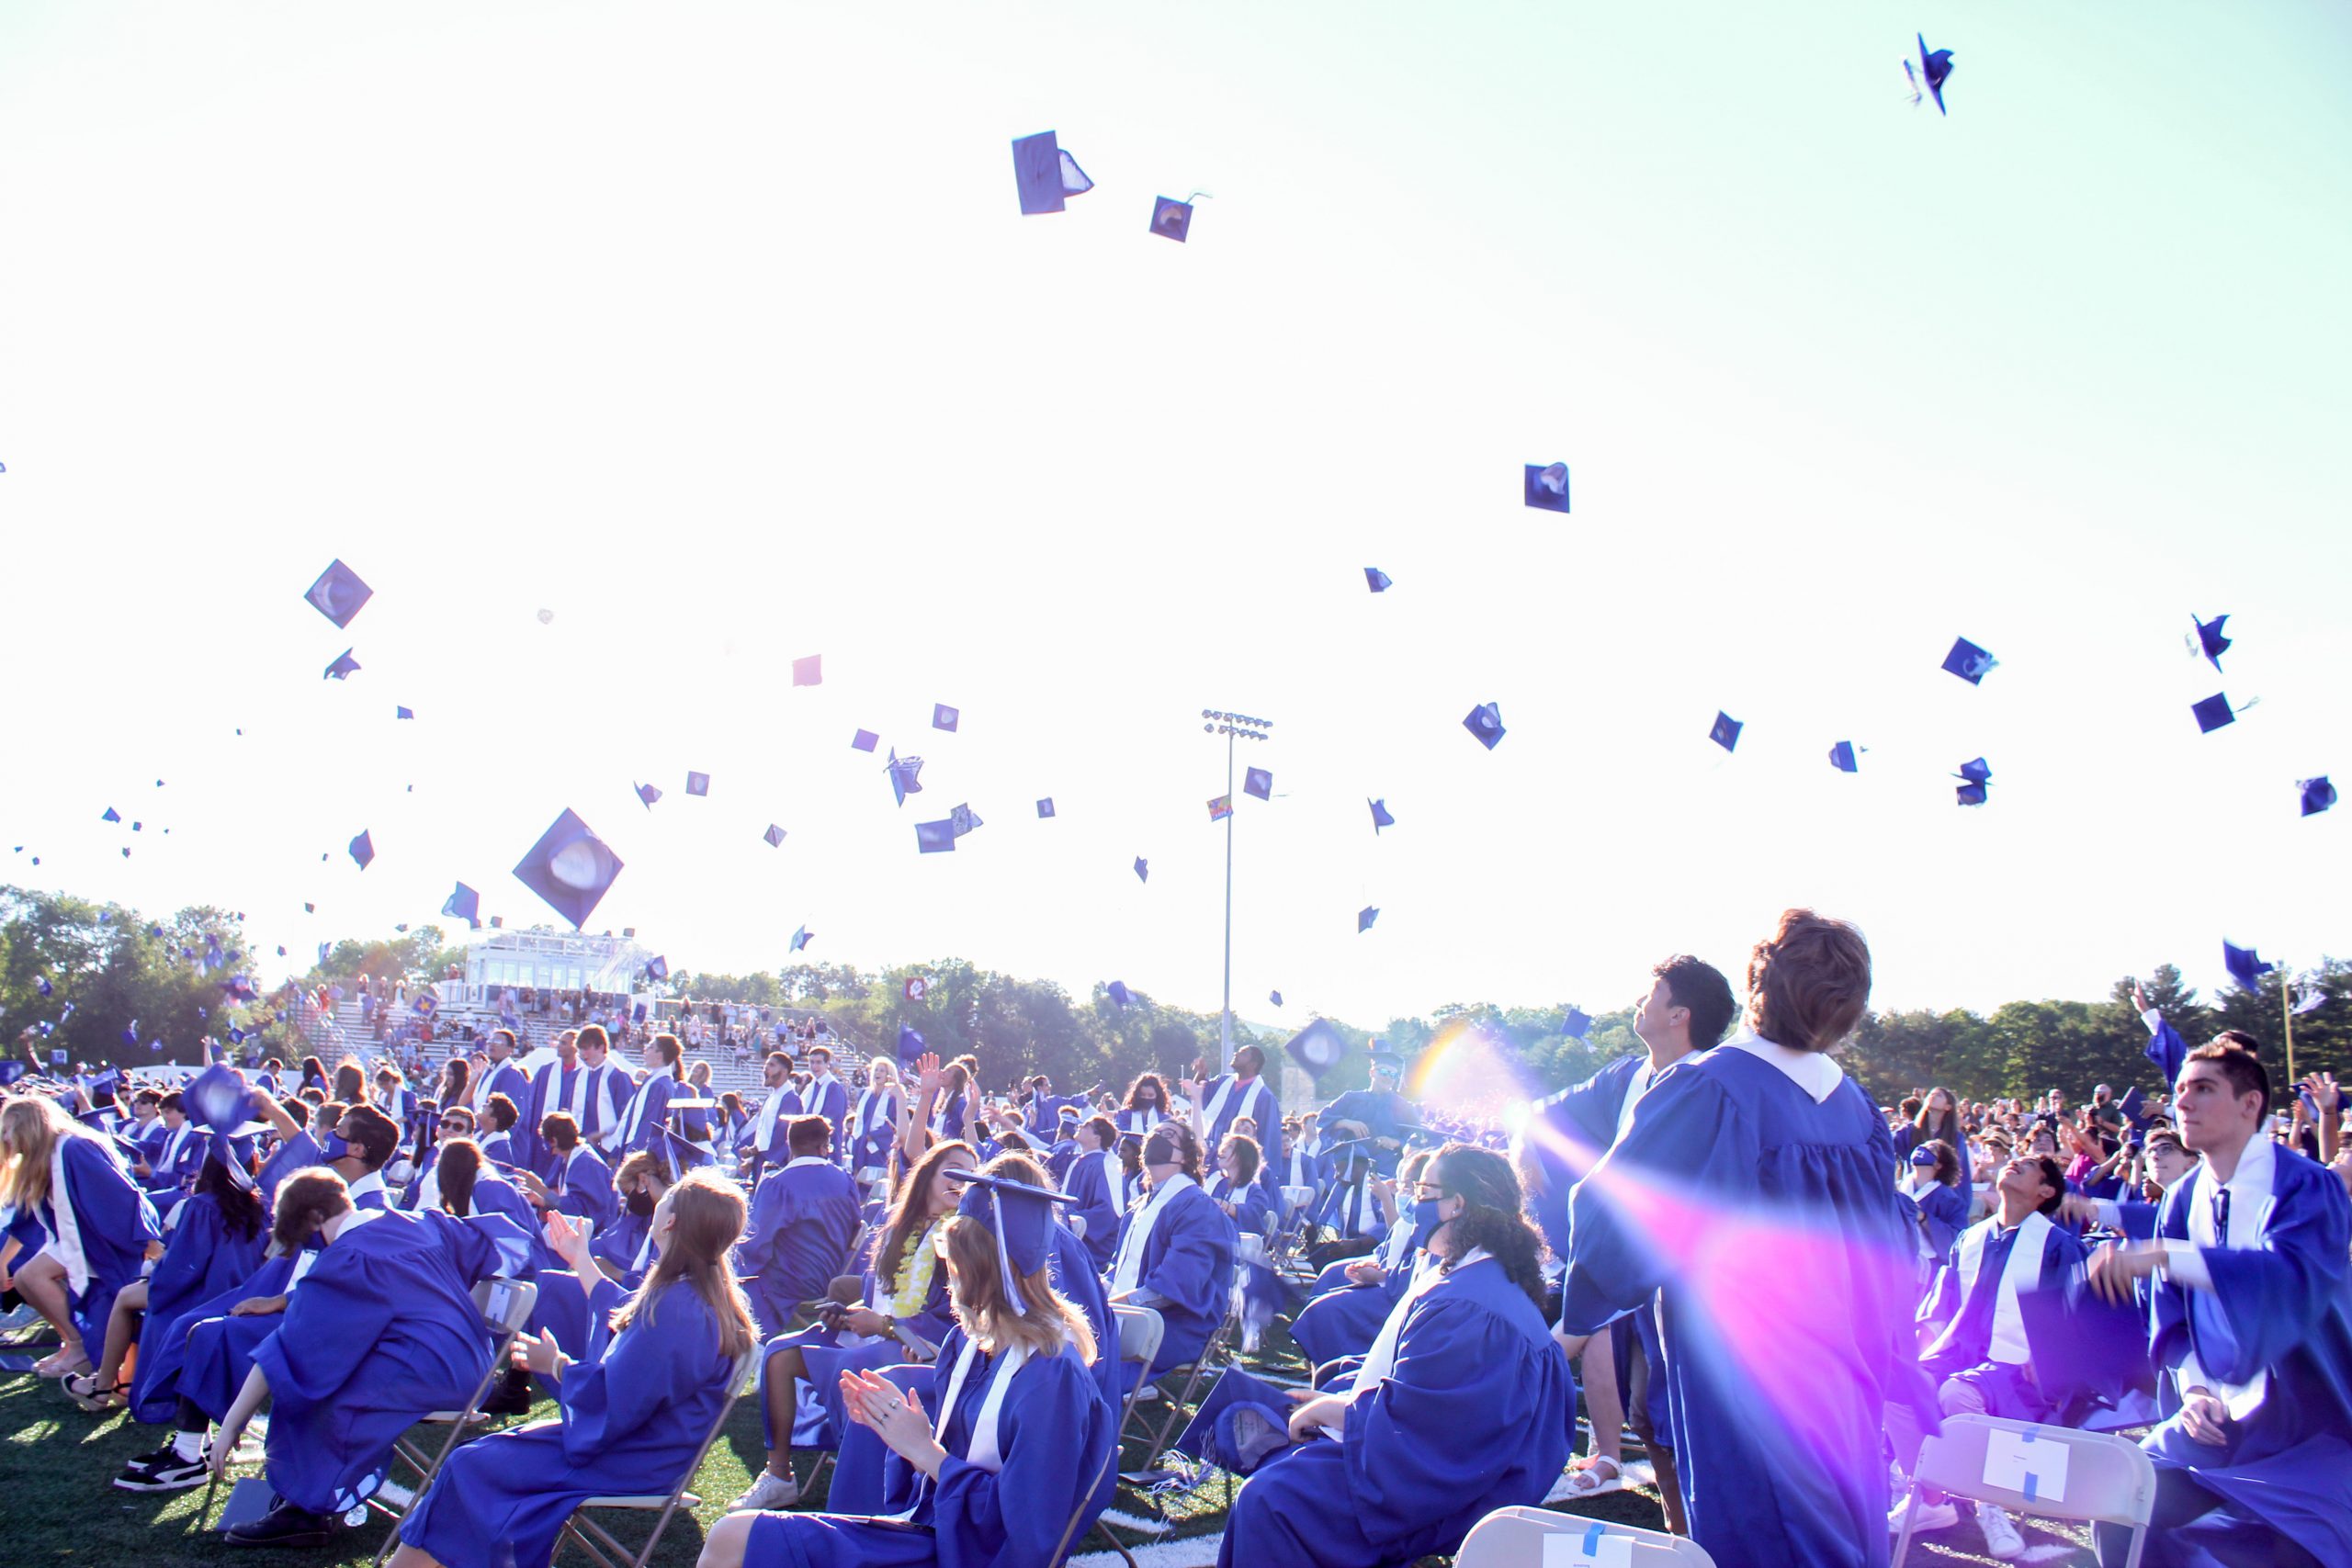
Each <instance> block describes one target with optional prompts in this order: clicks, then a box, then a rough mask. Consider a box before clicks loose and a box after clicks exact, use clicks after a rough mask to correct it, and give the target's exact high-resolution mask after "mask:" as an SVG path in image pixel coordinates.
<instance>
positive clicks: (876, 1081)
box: [843, 1056, 906, 1181]
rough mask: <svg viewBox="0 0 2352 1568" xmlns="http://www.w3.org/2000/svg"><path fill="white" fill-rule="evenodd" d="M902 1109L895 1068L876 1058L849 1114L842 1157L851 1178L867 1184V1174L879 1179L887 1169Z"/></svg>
mask: <svg viewBox="0 0 2352 1568" xmlns="http://www.w3.org/2000/svg"><path fill="white" fill-rule="evenodd" d="M905 1109H906V1094H905V1092H904V1091H903V1090H902V1089H900V1088H899V1069H898V1067H897V1066H896V1065H895V1064H893V1063H891V1062H889V1061H888V1060H887V1059H885V1058H883V1057H880V1056H876V1057H875V1058H874V1060H873V1061H871V1062H869V1063H867V1064H866V1066H865V1088H864V1089H860V1090H858V1093H857V1103H856V1105H855V1106H854V1107H853V1108H852V1109H851V1111H850V1118H849V1131H848V1134H847V1137H846V1139H845V1141H844V1148H843V1153H844V1155H845V1156H847V1160H848V1165H849V1171H850V1174H851V1175H852V1176H854V1177H856V1178H857V1179H859V1180H861V1181H870V1180H872V1179H873V1177H872V1176H868V1175H866V1174H865V1173H866V1172H868V1171H871V1172H873V1173H874V1175H876V1176H878V1175H880V1174H881V1173H882V1172H883V1171H885V1170H888V1168H889V1167H890V1152H891V1150H892V1149H894V1148H896V1147H897V1146H898V1142H899V1115H900V1113H901V1112H902V1111H904V1110H905Z"/></svg>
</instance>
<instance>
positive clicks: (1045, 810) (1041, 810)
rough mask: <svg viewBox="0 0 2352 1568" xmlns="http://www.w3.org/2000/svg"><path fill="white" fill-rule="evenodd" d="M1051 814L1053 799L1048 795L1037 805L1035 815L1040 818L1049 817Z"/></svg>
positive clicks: (1052, 812) (1052, 811)
mask: <svg viewBox="0 0 2352 1568" xmlns="http://www.w3.org/2000/svg"><path fill="white" fill-rule="evenodd" d="M1053 814H1054V797H1053V796H1052V795H1047V796H1046V798H1045V799H1043V800H1041V801H1039V802H1038V803H1037V815H1038V816H1040V817H1051V816H1052V815H1053Z"/></svg>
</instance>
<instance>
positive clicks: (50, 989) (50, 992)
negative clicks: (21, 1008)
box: [39, 975, 57, 997]
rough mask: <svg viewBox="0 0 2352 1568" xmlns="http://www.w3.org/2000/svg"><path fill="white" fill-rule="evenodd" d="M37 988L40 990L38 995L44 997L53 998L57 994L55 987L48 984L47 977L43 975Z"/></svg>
mask: <svg viewBox="0 0 2352 1568" xmlns="http://www.w3.org/2000/svg"><path fill="white" fill-rule="evenodd" d="M39 988H40V994H41V995H42V996H44V997H48V996H54V995H56V992H57V987H54V986H51V984H50V983H49V976H46V975H43V976H41V977H40V982H39Z"/></svg>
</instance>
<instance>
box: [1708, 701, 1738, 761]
mask: <svg viewBox="0 0 2352 1568" xmlns="http://www.w3.org/2000/svg"><path fill="white" fill-rule="evenodd" d="M1742 728H1746V727H1745V726H1743V725H1742V724H1741V723H1740V722H1739V720H1737V719H1736V718H1734V717H1732V716H1731V715H1729V714H1727V713H1724V712H1723V711H1722V710H1721V709H1717V710H1716V712H1715V722H1714V726H1713V728H1710V729H1709V730H1708V731H1707V739H1710V740H1712V741H1713V742H1714V743H1715V744H1716V745H1718V746H1720V747H1722V748H1723V749H1724V750H1726V751H1729V750H1735V749H1736V748H1737V747H1738V745H1739V732H1740V730H1741V729H1742Z"/></svg>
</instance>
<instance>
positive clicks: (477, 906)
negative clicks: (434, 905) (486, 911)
mask: <svg viewBox="0 0 2352 1568" xmlns="http://www.w3.org/2000/svg"><path fill="white" fill-rule="evenodd" d="M441 912H442V913H443V914H445V915H447V916H449V917H450V918H451V919H459V920H463V921H465V922H466V927H467V929H468V930H469V931H480V930H481V894H479V893H477V892H475V891H474V890H473V889H472V888H470V887H469V886H466V885H465V884H464V883H462V882H460V883H458V887H457V891H456V892H454V893H452V894H450V895H449V897H447V898H446V899H444V900H442V904H441Z"/></svg>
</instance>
